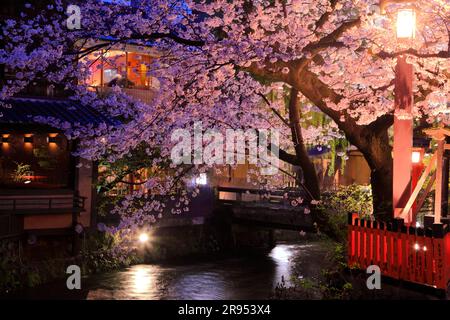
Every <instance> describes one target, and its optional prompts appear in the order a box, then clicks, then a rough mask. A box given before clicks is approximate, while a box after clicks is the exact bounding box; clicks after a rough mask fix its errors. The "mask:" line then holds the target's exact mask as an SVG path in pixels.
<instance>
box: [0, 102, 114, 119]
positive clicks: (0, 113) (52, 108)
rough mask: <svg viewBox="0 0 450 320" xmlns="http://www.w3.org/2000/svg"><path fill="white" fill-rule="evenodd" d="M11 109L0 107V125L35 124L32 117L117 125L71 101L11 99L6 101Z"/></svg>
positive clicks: (88, 108) (96, 112)
mask: <svg viewBox="0 0 450 320" xmlns="http://www.w3.org/2000/svg"><path fill="white" fill-rule="evenodd" d="M7 104H8V105H11V108H5V107H0V123H24V124H32V123H36V121H35V120H34V117H37V116H41V117H53V118H56V119H58V120H60V121H66V122H69V123H71V124H75V123H79V124H81V125H87V124H93V125H98V124H100V123H106V124H108V125H114V124H117V121H116V120H114V119H111V118H109V117H107V116H105V115H103V114H101V113H100V112H98V111H97V110H95V109H94V108H91V107H88V106H83V105H81V104H80V103H79V102H76V101H72V100H67V99H66V100H58V99H38V98H13V99H11V100H8V101H7Z"/></svg>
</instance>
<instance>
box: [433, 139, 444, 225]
mask: <svg viewBox="0 0 450 320" xmlns="http://www.w3.org/2000/svg"><path fill="white" fill-rule="evenodd" d="M444 146H445V140H444V139H440V140H438V147H437V159H436V161H437V162H436V189H435V202H434V223H436V224H439V223H441V215H442V181H443V179H442V166H443V157H444Z"/></svg>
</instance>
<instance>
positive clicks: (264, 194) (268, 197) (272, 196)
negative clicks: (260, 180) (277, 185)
mask: <svg viewBox="0 0 450 320" xmlns="http://www.w3.org/2000/svg"><path fill="white" fill-rule="evenodd" d="M215 192H216V199H217V200H218V201H219V202H221V203H228V204H233V203H235V202H262V203H266V202H269V203H279V204H289V203H290V202H291V201H292V200H297V201H299V200H301V201H299V202H302V203H306V202H309V201H310V199H309V197H308V195H307V194H306V193H305V192H304V191H303V190H301V189H297V188H295V189H294V188H287V189H279V190H270V191H269V190H259V189H243V188H233V187H217V188H216V189H215Z"/></svg>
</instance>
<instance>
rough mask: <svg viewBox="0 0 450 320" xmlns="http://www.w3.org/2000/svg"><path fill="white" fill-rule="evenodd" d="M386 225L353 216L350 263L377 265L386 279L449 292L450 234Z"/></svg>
mask: <svg viewBox="0 0 450 320" xmlns="http://www.w3.org/2000/svg"><path fill="white" fill-rule="evenodd" d="M439 227H440V228H435V229H434V230H433V229H431V228H426V229H424V228H413V227H407V226H405V225H403V224H402V222H401V220H400V221H394V222H393V223H382V222H377V221H369V220H360V219H358V215H357V214H350V215H349V226H348V241H349V242H348V243H349V248H348V263H349V266H350V267H356V268H359V269H366V268H367V267H368V266H370V265H377V266H379V267H380V269H381V273H382V274H383V275H384V276H388V277H391V278H394V279H399V280H405V281H410V282H415V283H419V284H423V285H429V286H433V287H435V288H438V289H444V290H446V289H447V286H448V284H449V282H450V232H449V231H448V226H447V225H444V226H439Z"/></svg>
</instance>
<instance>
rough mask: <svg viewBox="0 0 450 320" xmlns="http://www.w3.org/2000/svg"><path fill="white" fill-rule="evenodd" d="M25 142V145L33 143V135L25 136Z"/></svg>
mask: <svg viewBox="0 0 450 320" xmlns="http://www.w3.org/2000/svg"><path fill="white" fill-rule="evenodd" d="M23 142H25V143H33V134H32V133H27V134H25V135H24V138H23Z"/></svg>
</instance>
